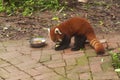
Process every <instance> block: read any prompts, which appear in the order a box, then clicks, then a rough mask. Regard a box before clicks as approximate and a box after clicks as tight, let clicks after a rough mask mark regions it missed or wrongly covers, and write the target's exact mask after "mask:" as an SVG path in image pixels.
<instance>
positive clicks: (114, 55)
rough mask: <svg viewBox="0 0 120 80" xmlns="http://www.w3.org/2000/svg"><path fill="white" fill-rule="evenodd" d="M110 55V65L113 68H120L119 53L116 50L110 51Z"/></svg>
mask: <svg viewBox="0 0 120 80" xmlns="http://www.w3.org/2000/svg"><path fill="white" fill-rule="evenodd" d="M110 54H111V56H112V60H113V62H112V65H113V66H114V68H115V69H120V53H116V52H112V51H111V52H110Z"/></svg>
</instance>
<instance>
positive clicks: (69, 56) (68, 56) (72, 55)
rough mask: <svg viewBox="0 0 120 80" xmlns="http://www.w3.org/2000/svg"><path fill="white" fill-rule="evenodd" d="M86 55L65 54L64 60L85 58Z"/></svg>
mask: <svg viewBox="0 0 120 80" xmlns="http://www.w3.org/2000/svg"><path fill="white" fill-rule="evenodd" d="M83 55H84V53H83V52H81V53H76V54H63V55H62V56H63V59H70V58H77V57H80V56H83Z"/></svg>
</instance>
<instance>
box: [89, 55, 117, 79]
mask: <svg viewBox="0 0 120 80" xmlns="http://www.w3.org/2000/svg"><path fill="white" fill-rule="evenodd" d="M109 62H111V57H110V56H103V57H92V58H90V68H91V71H92V75H93V80H98V79H103V80H106V79H112V80H116V79H118V76H117V74H116V73H115V72H114V71H113V70H114V69H113V67H112V66H111V64H109ZM112 72H113V73H112ZM107 76H108V77H107ZM111 76H114V77H111ZM116 77H117V78H116Z"/></svg>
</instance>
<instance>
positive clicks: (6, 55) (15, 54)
mask: <svg viewBox="0 0 120 80" xmlns="http://www.w3.org/2000/svg"><path fill="white" fill-rule="evenodd" d="M19 56H21V54H19V53H18V52H7V53H4V54H1V55H0V58H2V59H5V60H9V59H12V58H15V57H19Z"/></svg>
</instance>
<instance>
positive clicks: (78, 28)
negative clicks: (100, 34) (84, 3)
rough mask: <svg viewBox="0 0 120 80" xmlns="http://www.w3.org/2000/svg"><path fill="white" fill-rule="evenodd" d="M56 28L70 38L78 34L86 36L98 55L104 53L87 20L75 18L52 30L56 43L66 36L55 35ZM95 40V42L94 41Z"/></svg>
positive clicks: (51, 33)
mask: <svg viewBox="0 0 120 80" xmlns="http://www.w3.org/2000/svg"><path fill="white" fill-rule="evenodd" d="M55 28H59V30H60V31H61V32H62V33H63V34H65V35H67V36H68V37H72V36H74V35H76V34H77V35H85V36H86V38H87V39H88V40H89V41H90V43H91V46H92V47H93V48H94V49H95V50H96V52H97V53H98V54H99V53H104V47H103V45H102V44H101V43H100V42H99V41H98V40H97V38H96V35H95V33H94V30H93V28H92V26H91V25H90V23H89V22H88V21H87V20H86V19H84V18H79V17H73V18H71V19H68V20H67V21H65V22H63V23H61V24H60V25H58V26H56V27H53V28H51V30H50V36H51V39H52V40H53V41H54V42H55V41H57V40H58V39H59V38H60V39H62V38H63V36H64V35H63V34H62V35H59V34H55V33H54V30H55ZM93 39H94V41H92V40H93ZM91 41H92V42H91Z"/></svg>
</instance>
